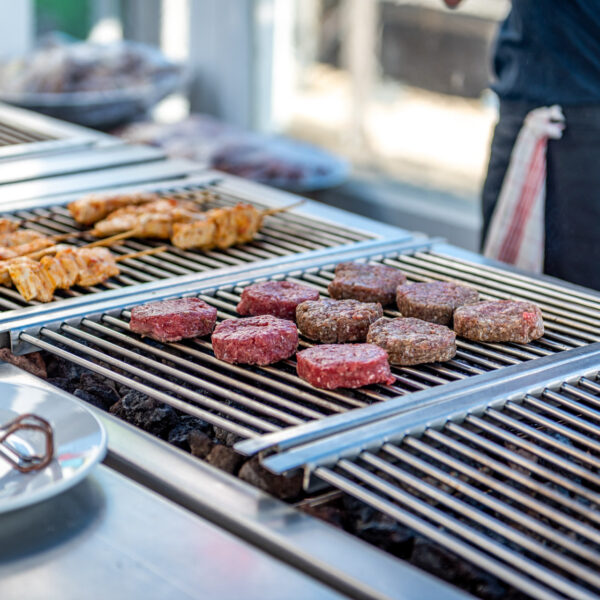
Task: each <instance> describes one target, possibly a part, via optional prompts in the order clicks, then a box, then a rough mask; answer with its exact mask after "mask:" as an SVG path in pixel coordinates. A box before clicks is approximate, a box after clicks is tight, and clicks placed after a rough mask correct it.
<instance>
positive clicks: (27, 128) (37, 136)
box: [0, 103, 122, 161]
mask: <svg viewBox="0 0 600 600" xmlns="http://www.w3.org/2000/svg"><path fill="white" fill-rule="evenodd" d="M120 144H122V142H121V141H120V140H119V139H118V138H115V137H112V136H109V135H106V134H104V133H98V132H95V131H92V130H90V129H86V128H83V127H79V126H77V125H72V124H70V123H64V122H62V121H57V120H56V119H51V118H49V117H45V116H43V115H39V114H36V113H33V112H30V111H27V110H23V109H20V108H16V107H13V106H9V105H8V104H2V103H0V161H2V160H7V159H8V160H10V159H15V158H19V157H29V156H42V155H47V154H55V153H61V152H77V151H80V150H82V149H85V148H91V147H93V146H115V145H120Z"/></svg>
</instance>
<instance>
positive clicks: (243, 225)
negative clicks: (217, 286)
mask: <svg viewBox="0 0 600 600" xmlns="http://www.w3.org/2000/svg"><path fill="white" fill-rule="evenodd" d="M304 202H305V201H304V200H301V201H300V202H296V203H295V204H291V205H290V206H286V207H283V208H271V209H268V210H259V209H258V208H256V207H255V206H252V205H251V204H242V203H239V204H236V205H235V206H231V207H225V208H214V209H212V210H209V211H208V212H206V213H205V218H204V219H202V220H194V221H191V222H187V223H174V224H173V235H172V236H171V242H172V244H173V245H174V246H176V247H177V248H181V249H183V250H188V249H199V250H210V249H211V248H221V249H224V248H230V247H231V246H234V245H236V244H245V243H247V242H250V241H252V240H253V239H254V236H255V235H256V234H257V233H258V231H259V230H260V228H261V227H262V224H263V220H264V218H265V217H267V216H270V215H275V214H277V213H280V212H286V211H288V210H290V209H292V208H295V207H297V206H299V205H301V204H303V203H304Z"/></svg>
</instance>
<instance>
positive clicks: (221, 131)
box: [0, 0, 509, 249]
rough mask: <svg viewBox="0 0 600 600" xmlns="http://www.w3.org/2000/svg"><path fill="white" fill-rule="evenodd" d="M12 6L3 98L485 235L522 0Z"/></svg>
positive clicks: (364, 208) (467, 242) (5, 3)
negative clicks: (498, 87)
mask: <svg viewBox="0 0 600 600" xmlns="http://www.w3.org/2000/svg"><path fill="white" fill-rule="evenodd" d="M0 7H2V8H4V11H3V13H2V14H4V15H10V18H4V19H3V20H2V23H0V34H1V35H0V60H1V61H2V64H3V67H2V69H1V71H0V99H2V100H5V101H8V102H12V103H14V104H20V105H22V106H26V107H28V108H35V109H36V110H41V111H44V112H47V113H48V114H54V115H55V116H60V117H61V118H70V119H72V120H74V121H78V122H83V123H84V124H86V125H91V126H94V127H97V128H100V129H105V130H109V131H112V132H116V133H117V134H118V135H122V136H124V137H126V138H127V139H129V140H132V141H135V142H143V143H151V144H154V145H160V146H163V147H164V148H165V149H166V150H167V152H169V153H170V154H173V155H174V156H187V157H191V158H195V159H197V160H201V161H206V162H207V163H209V164H211V165H212V166H214V167H216V168H221V169H223V170H226V171H229V172H233V173H235V174H238V175H241V176H245V177H249V178H252V179H255V180H258V181H263V182H265V183H269V184H273V185H277V186H279V187H283V188H286V189H290V190H292V191H296V192H300V193H304V194H306V195H310V196H311V197H312V198H315V199H317V200H321V201H323V202H327V203H330V204H333V205H336V206H340V207H343V208H345V209H347V210H351V211H354V212H358V213H361V214H365V215H368V216H370V217H372V218H376V219H379V220H383V221H386V222H388V223H391V224H395V225H398V226H400V227H404V228H406V229H411V230H421V231H425V232H427V233H428V234H431V235H440V236H443V237H445V238H446V239H448V240H450V241H451V242H453V243H455V244H457V245H460V246H463V247H466V248H469V249H476V248H477V246H478V239H479V227H480V218H479V208H478V202H479V192H480V187H481V185H482V180H483V176H484V173H485V167H486V162H487V157H488V146H489V142H490V139H491V133H492V128H493V125H494V122H495V119H496V112H497V104H496V100H495V97H494V96H493V94H492V93H491V92H490V91H489V90H488V89H487V87H488V84H489V80H490V59H489V57H490V48H491V45H492V43H493V39H494V35H495V31H496V28H497V25H498V22H499V21H501V20H502V19H503V18H504V17H505V15H506V14H507V12H508V10H509V0H465V2H463V3H462V5H461V7H460V8H459V9H457V10H454V11H450V10H448V9H446V8H445V6H444V4H443V2H442V0H228V1H226V2H223V1H221V0H19V2H14V1H11V0H0ZM56 32H60V35H57V33H56ZM84 40H86V41H87V42H89V43H92V44H94V45H93V46H91V48H92V49H93V51H89V50H86V48H87V49H89V48H90V46H86V47H85V48H82V46H81V44H80V43H79V42H80V41H84ZM122 40H127V41H128V42H127V44H130V43H131V44H132V45H126V46H123V45H120V42H121V41H122ZM135 43H141V44H144V46H139V47H138V46H137V45H136V44H135ZM95 44H102V45H105V44H108V47H110V48H120V49H121V50H119V52H121V53H120V54H115V52H112V53H111V54H108V55H107V54H106V53H105V52H104V51H101V50H98V48H101V46H97V45H95ZM57 47H60V51H59V53H57V52H56V48H57ZM65 48H66V50H65ZM123 48H126V51H122V49H123ZM139 48H142V50H141V51H140V52H141V54H139V53H137V52H138V49H139ZM147 48H148V49H147ZM151 48H154V49H155V51H160V53H161V54H160V57H161V58H157V56H159V55H154V54H152V53H151V51H150V49H151ZM136 53H137V54H136ZM115 57H116V58H115ZM140 57H141V58H140ZM163 59H164V63H162V62H161V60H163ZM98 65H101V66H102V68H99V67H98ZM148 65H151V68H149V67H148ZM171 67H173V69H171ZM50 74H52V76H50ZM92 75H93V76H92ZM117 75H118V77H117ZM175 75H176V76H175ZM117 81H118V82H119V83H118V85H117V84H116V83H115V82H117ZM111 87H113V88H115V89H112V90H111V89H108V88H111ZM134 97H136V99H137V100H138V103H137V104H135V105H133V104H131V102H130V107H131V106H133V108H130V110H125V109H124V106H125V102H126V101H132V99H133V98H134ZM140 98H141V100H143V101H139V100H140ZM92 105H93V106H94V111H92V110H91V108H90V107H91V106H92ZM190 115H191V116H190Z"/></svg>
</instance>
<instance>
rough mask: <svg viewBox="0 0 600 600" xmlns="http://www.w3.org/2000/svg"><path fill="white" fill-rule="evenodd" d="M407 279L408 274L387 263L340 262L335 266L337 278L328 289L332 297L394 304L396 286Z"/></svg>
mask: <svg viewBox="0 0 600 600" xmlns="http://www.w3.org/2000/svg"><path fill="white" fill-rule="evenodd" d="M405 281H406V275H405V274H404V273H403V272H402V271H399V270H398V269H394V268H393V267H386V266H385V265H367V264H364V263H355V262H348V263H339V264H338V265H337V266H336V267H335V279H334V280H333V281H332V282H331V283H330V284H329V286H328V287H327V290H328V291H329V294H330V296H331V297H332V298H337V299H341V298H354V299H355V300H360V301H361V302H379V303H381V304H382V305H383V306H385V305H386V304H392V303H393V302H394V300H395V298H396V288H397V287H398V286H399V285H402V284H403V283H404V282H405Z"/></svg>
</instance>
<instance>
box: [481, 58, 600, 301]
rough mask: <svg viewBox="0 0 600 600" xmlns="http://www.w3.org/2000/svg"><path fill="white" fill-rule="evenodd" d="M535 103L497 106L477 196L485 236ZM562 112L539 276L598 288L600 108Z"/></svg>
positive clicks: (553, 147) (551, 150)
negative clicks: (562, 125) (485, 169)
mask: <svg viewBox="0 0 600 600" xmlns="http://www.w3.org/2000/svg"><path fill="white" fill-rule="evenodd" d="M598 56H599V57H600V54H598ZM538 105H539V104H538ZM538 105H536V104H530V103H525V102H510V101H501V103H500V120H499V122H498V124H497V125H496V129H495V132H494V139H493V141H492V148H491V154H490V164H489V168H488V174H487V178H486V181H485V184H484V187H483V193H482V209H483V219H484V229H483V235H484V236H485V234H486V232H487V229H488V227H489V223H490V218H491V215H492V211H493V209H494V205H495V204H496V200H497V198H498V194H499V192H500V188H501V187H502V182H503V180H504V175H505V174H506V170H507V168H508V163H509V160H510V154H511V152H512V148H513V145H514V143H515V140H516V138H517V135H518V133H519V130H520V129H521V126H522V124H523V119H524V117H525V115H526V114H527V113H528V112H529V111H530V110H532V109H533V108H535V107H536V106H538ZM563 113H564V115H565V121H566V129H565V131H564V133H563V137H562V138H561V139H559V140H550V141H549V142H548V151H547V174H546V244H545V261H544V272H545V273H547V274H548V275H554V276H555V277H559V278H561V279H565V280H566V281H571V282H573V283H578V284H580V285H584V286H587V287H591V288H594V289H598V290H600V166H599V165H600V104H598V105H596V106H563Z"/></svg>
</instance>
